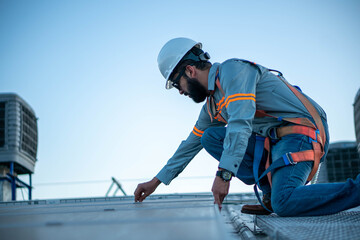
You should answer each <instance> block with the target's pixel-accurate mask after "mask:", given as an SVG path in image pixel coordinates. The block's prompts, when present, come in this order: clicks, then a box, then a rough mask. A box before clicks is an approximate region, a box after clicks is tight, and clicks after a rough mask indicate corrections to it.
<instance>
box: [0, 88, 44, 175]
mask: <svg viewBox="0 0 360 240" xmlns="http://www.w3.org/2000/svg"><path fill="white" fill-rule="evenodd" d="M37 145H38V130H37V118H36V117H35V112H34V111H33V109H32V108H31V107H30V106H29V105H28V104H27V103H26V102H25V101H24V100H23V99H22V98H20V97H19V96H18V95H17V94H14V93H2V94H0V165H3V166H4V165H5V166H8V167H10V164H12V165H13V168H14V169H13V170H14V172H15V173H16V174H32V173H33V172H34V167H35V162H36V161H37V160H36V154H37Z"/></svg>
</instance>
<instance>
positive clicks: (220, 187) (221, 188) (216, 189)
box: [211, 177, 230, 210]
mask: <svg viewBox="0 0 360 240" xmlns="http://www.w3.org/2000/svg"><path fill="white" fill-rule="evenodd" d="M229 187H230V181H228V182H225V181H224V180H223V179H221V178H220V177H215V180H214V183H213V186H212V189H211V191H212V193H213V195H214V203H216V204H217V205H219V209H220V210H221V208H222V205H221V204H222V202H223V201H224V198H225V197H226V195H228V193H229Z"/></svg>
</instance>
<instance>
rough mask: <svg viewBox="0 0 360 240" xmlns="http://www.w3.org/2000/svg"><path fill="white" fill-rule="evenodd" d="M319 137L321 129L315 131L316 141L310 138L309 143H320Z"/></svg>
mask: <svg viewBox="0 0 360 240" xmlns="http://www.w3.org/2000/svg"><path fill="white" fill-rule="evenodd" d="M318 135H320V131H319V129H316V130H315V140H314V139H312V138H311V137H309V143H312V142H316V143H317V142H318Z"/></svg>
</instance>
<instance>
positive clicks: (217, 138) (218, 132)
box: [200, 127, 225, 149]
mask: <svg viewBox="0 0 360 240" xmlns="http://www.w3.org/2000/svg"><path fill="white" fill-rule="evenodd" d="M224 137H225V128H220V127H212V128H208V129H206V130H205V131H204V133H203V135H202V136H201V138H200V142H201V145H202V146H203V147H204V148H205V149H208V148H209V146H213V145H214V144H215V145H218V144H221V145H222V141H223V138H224Z"/></svg>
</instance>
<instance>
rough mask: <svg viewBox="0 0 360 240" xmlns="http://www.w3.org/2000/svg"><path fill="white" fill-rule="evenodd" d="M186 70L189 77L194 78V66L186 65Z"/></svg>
mask: <svg viewBox="0 0 360 240" xmlns="http://www.w3.org/2000/svg"><path fill="white" fill-rule="evenodd" d="M186 71H187V73H188V76H189V77H190V78H196V67H194V66H191V65H187V66H186Z"/></svg>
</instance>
